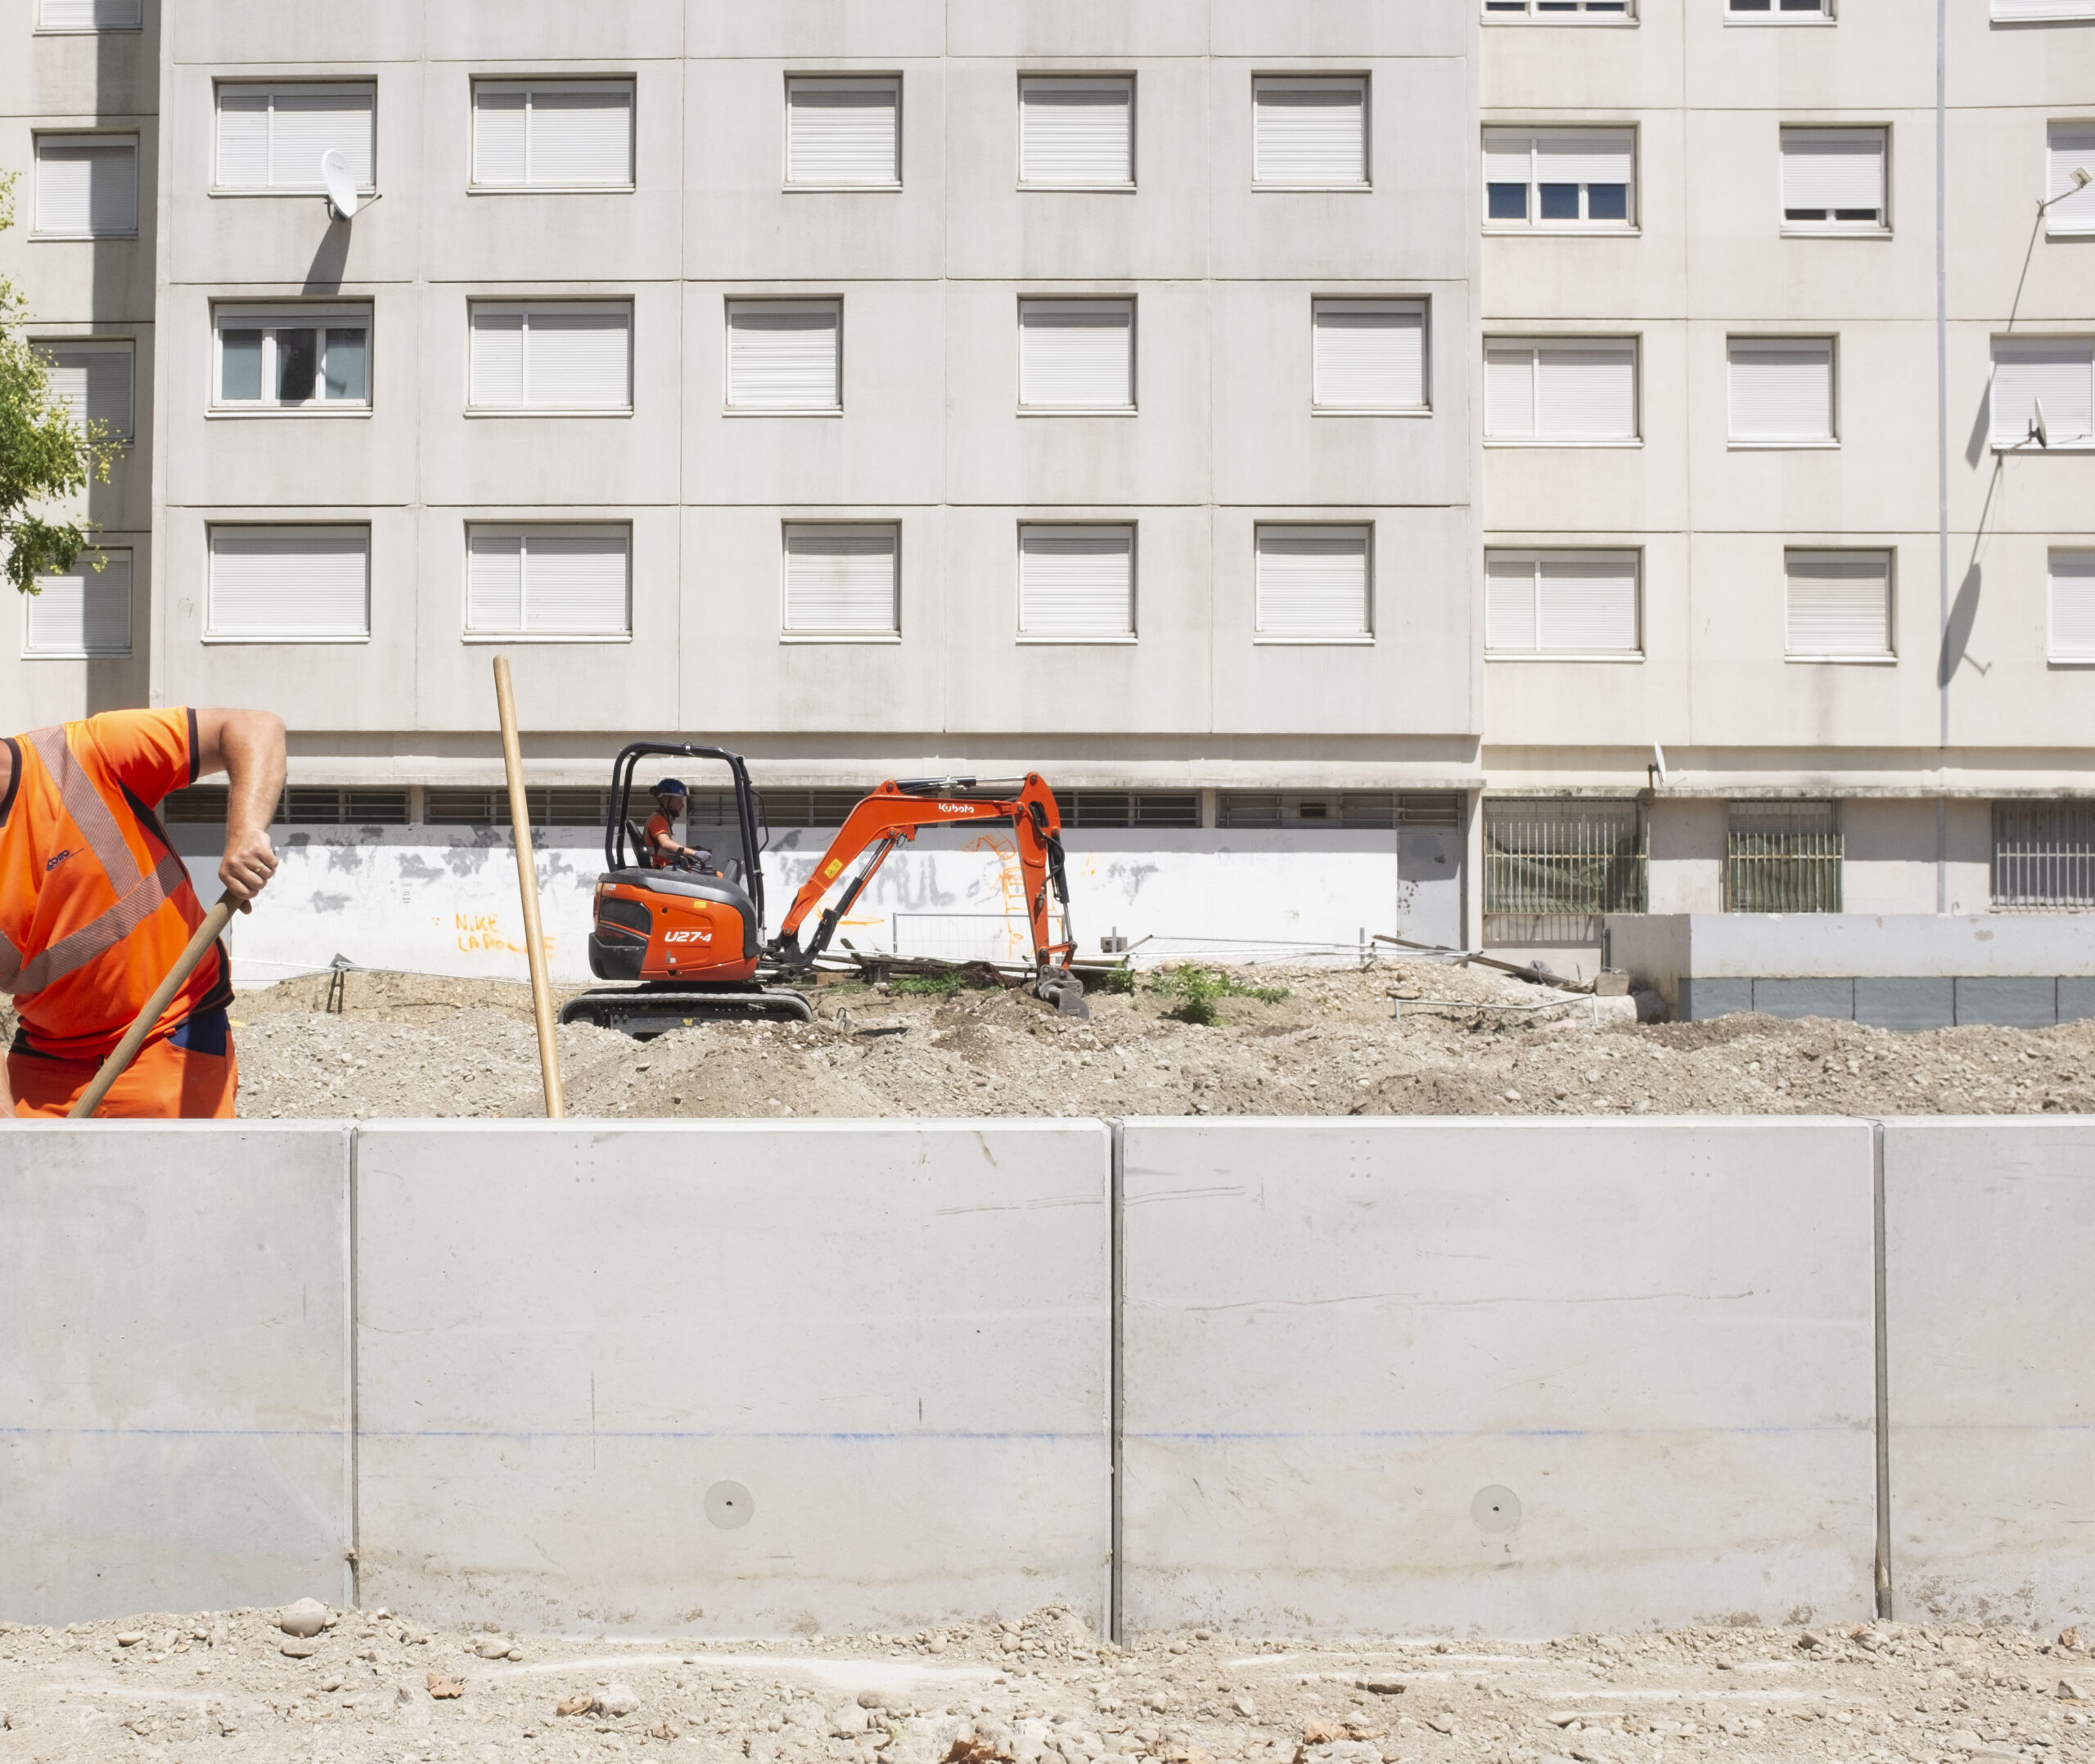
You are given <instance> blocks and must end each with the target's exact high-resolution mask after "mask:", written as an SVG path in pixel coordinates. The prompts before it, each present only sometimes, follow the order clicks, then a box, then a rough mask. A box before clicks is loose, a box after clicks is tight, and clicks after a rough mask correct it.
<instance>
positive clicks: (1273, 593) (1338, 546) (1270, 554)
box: [1257, 527, 1369, 637]
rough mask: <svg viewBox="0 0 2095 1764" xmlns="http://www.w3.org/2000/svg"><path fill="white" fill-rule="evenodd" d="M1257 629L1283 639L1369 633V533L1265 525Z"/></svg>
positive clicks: (1261, 538) (1260, 550)
mask: <svg viewBox="0 0 2095 1764" xmlns="http://www.w3.org/2000/svg"><path fill="white" fill-rule="evenodd" d="M1257 617H1258V628H1259V632H1260V634H1261V635H1263V636H1265V637H1365V636H1367V634H1368V631H1369V623H1368V529H1367V528H1365V527H1261V528H1259V532H1258V614H1257Z"/></svg>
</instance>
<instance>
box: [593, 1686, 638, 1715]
mask: <svg viewBox="0 0 2095 1764" xmlns="http://www.w3.org/2000/svg"><path fill="white" fill-rule="evenodd" d="M597 1706H598V1707H599V1708H601V1709H602V1710H603V1712H605V1713H606V1715H610V1716H613V1717H624V1716H628V1715H630V1714H632V1713H633V1711H634V1710H635V1709H637V1708H639V1707H640V1699H639V1698H638V1697H637V1696H635V1695H634V1694H633V1687H632V1686H631V1685H606V1686H605V1687H604V1694H603V1695H602V1696H601V1697H599V1698H598V1699H597Z"/></svg>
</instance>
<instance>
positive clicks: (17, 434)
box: [0, 172, 116, 594]
mask: <svg viewBox="0 0 2095 1764" xmlns="http://www.w3.org/2000/svg"><path fill="white" fill-rule="evenodd" d="M18 175H19V174H18V173H14V172H6V173H0V232H6V231H7V228H8V227H11V226H13V225H14V223H15V183H16V178H17V177H18ZM28 317H29V303H28V302H27V301H26V300H25V299H24V298H23V297H22V295H21V292H20V290H19V289H17V288H16V286H15V285H14V284H13V283H12V282H11V281H8V280H7V278H6V277H4V276H0V558H4V559H5V560H6V563H7V579H8V580H9V581H10V582H11V583H14V585H15V586H16V587H17V588H19V589H20V591H21V592H23V593H25V594H34V593H36V592H38V586H37V578H38V577H39V576H43V575H55V574H61V573H62V572H64V571H65V570H68V569H71V568H72V567H73V564H74V560H75V559H76V558H78V557H79V555H80V551H81V547H83V546H84V545H86V543H87V542H88V529H92V527H93V525H94V523H93V522H92V521H88V522H85V523H80V522H74V521H70V520H64V521H51V520H45V519H43V516H42V515H38V513H36V512H35V511H36V510H37V508H38V506H44V505H47V504H50V503H52V502H61V501H63V500H64V499H65V497H70V496H76V495H78V494H79V492H80V491H82V490H83V489H84V488H86V487H87V485H88V482H89V481H90V480H91V479H92V481H93V482H94V483H96V484H107V483H108V482H109V461H110V455H112V454H113V453H114V452H115V451H116V447H115V443H114V442H112V441H111V440H110V439H109V433H108V429H107V425H105V424H102V423H98V422H84V421H76V420H75V419H74V414H73V412H71V410H70V409H69V408H68V407H67V406H66V404H65V401H64V400H63V399H62V398H59V397H57V396H56V394H54V393H53V392H52V389H51V363H50V361H49V358H47V357H46V356H44V355H43V354H41V353H38V351H37V349H35V348H34V347H33V346H32V345H31V344H30V342H29V339H28V337H27V336H26V335H24V333H23V326H24V324H25V322H27V320H28ZM96 568H97V569H99V568H101V565H100V563H99V562H97V565H96Z"/></svg>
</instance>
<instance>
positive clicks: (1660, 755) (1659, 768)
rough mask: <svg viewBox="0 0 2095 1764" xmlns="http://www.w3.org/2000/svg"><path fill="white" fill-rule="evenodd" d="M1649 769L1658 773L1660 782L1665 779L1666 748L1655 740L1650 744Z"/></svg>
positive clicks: (1663, 781)
mask: <svg viewBox="0 0 2095 1764" xmlns="http://www.w3.org/2000/svg"><path fill="white" fill-rule="evenodd" d="M1651 770H1652V771H1654V772H1656V773H1658V775H1659V782H1660V783H1661V784H1664V783H1665V781H1666V750H1665V749H1664V748H1663V747H1661V746H1660V745H1659V744H1658V743H1657V742H1656V741H1654V742H1652V744H1651Z"/></svg>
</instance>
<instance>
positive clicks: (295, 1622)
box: [277, 1599, 327, 1640]
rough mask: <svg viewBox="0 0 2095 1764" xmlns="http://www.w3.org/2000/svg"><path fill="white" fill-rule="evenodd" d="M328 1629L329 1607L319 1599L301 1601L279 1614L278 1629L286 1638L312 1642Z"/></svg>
mask: <svg viewBox="0 0 2095 1764" xmlns="http://www.w3.org/2000/svg"><path fill="white" fill-rule="evenodd" d="M326 1627H327V1606H326V1605H324V1604H322V1603H321V1602H320V1601H319V1600H318V1599H301V1600H299V1601H298V1603H297V1604H287V1605H286V1606H285V1607H284V1608H283V1609H282V1610H281V1611H279V1612H278V1613H277V1628H279V1629H281V1630H282V1631H283V1632H284V1633H285V1634H286V1636H299V1637H300V1638H302V1639H305V1640H310V1639H311V1638H312V1637H313V1636H317V1635H318V1634H319V1633H320V1631H322V1630H323V1629H325V1628H326Z"/></svg>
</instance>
